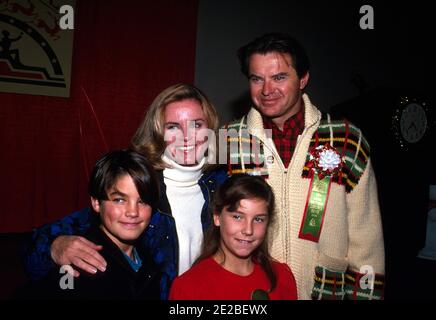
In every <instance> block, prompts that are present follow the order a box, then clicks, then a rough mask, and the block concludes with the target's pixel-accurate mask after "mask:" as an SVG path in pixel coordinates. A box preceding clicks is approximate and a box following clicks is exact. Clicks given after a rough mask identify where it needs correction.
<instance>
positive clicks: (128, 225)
mask: <svg viewBox="0 0 436 320" xmlns="http://www.w3.org/2000/svg"><path fill="white" fill-rule="evenodd" d="M120 224H121V225H122V226H123V227H124V228H126V229H136V228H138V227H139V226H140V224H141V223H140V222H136V223H131V222H120Z"/></svg>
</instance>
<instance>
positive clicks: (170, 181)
mask: <svg viewBox="0 0 436 320" xmlns="http://www.w3.org/2000/svg"><path fill="white" fill-rule="evenodd" d="M162 160H163V161H164V162H165V163H166V164H168V165H169V166H170V167H169V168H165V169H164V170H163V176H164V179H165V184H166V185H171V186H177V187H190V186H193V185H195V184H197V183H198V180H199V179H200V177H201V174H202V172H201V169H203V166H204V165H205V163H206V158H203V159H202V160H201V162H200V163H199V164H197V165H195V166H181V165H180V164H178V163H177V162H175V161H174V160H172V159H170V158H168V157H167V156H166V155H163V156H162Z"/></svg>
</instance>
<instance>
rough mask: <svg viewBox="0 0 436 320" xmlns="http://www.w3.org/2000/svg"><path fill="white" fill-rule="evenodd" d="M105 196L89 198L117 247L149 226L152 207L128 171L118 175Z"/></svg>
mask: <svg viewBox="0 0 436 320" xmlns="http://www.w3.org/2000/svg"><path fill="white" fill-rule="evenodd" d="M107 195H108V200H102V201H100V202H99V201H98V200H97V199H95V198H91V203H92V207H93V208H94V210H95V211H96V212H98V213H100V218H101V228H102V230H103V231H104V232H105V233H106V234H107V235H108V237H109V238H111V239H112V241H114V242H115V244H116V245H117V246H118V247H120V248H121V247H122V246H123V245H124V244H126V243H127V244H130V242H131V241H134V240H136V239H137V238H138V237H139V236H140V235H141V233H142V232H143V231H144V230H145V228H146V227H147V226H148V224H149V222H150V218H151V214H152V208H151V207H150V206H149V205H148V204H146V203H145V202H143V201H142V200H141V197H140V196H139V194H138V190H137V189H136V186H135V183H134V182H133V179H132V178H131V177H130V175H124V176H121V177H120V178H118V180H117V181H116V183H115V185H114V186H112V188H110V189H109V190H107Z"/></svg>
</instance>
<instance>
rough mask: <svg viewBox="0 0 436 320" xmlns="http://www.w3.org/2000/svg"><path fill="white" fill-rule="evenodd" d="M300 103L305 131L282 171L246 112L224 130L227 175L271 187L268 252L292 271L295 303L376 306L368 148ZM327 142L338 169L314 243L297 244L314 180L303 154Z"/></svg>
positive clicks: (377, 239)
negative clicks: (366, 302)
mask: <svg viewBox="0 0 436 320" xmlns="http://www.w3.org/2000/svg"><path fill="white" fill-rule="evenodd" d="M303 100H304V108H305V128H304V131H303V133H302V134H301V135H300V137H299V139H298V142H297V145H296V148H295V153H294V155H293V157H292V159H291V162H290V164H289V167H288V169H286V168H285V167H284V166H283V163H282V161H281V159H280V156H279V155H278V153H277V150H276V148H275V146H274V142H273V140H272V139H271V137H268V136H267V135H266V134H265V132H264V130H263V123H262V117H261V115H260V113H259V112H258V111H256V110H255V109H251V110H250V112H249V113H248V115H247V116H245V117H243V118H242V119H241V120H238V121H235V122H233V123H231V124H229V125H227V126H226V128H227V129H228V131H227V156H228V170H229V173H230V174H234V173H246V174H251V175H261V176H264V177H265V179H266V181H267V182H268V183H269V184H270V185H271V187H272V188H273V190H274V194H275V197H276V217H275V220H274V222H273V223H272V224H271V230H270V231H269V235H270V236H269V244H270V253H271V254H272V256H273V257H274V258H275V259H277V260H279V261H281V262H286V263H287V264H288V265H289V266H290V267H291V269H292V272H293V273H294V275H295V277H296V280H297V288H298V297H299V299H311V298H312V299H382V298H383V289H384V245H383V233H382V226H381V219H380V212H379V205H378V198H377V185H376V180H375V176H374V172H373V169H372V167H371V161H370V154H369V146H368V143H367V141H366V140H365V138H364V137H363V135H362V133H361V131H360V129H358V128H357V127H355V126H354V125H352V124H351V123H348V122H347V121H345V120H340V121H333V120H331V119H330V116H329V115H327V114H326V115H322V114H321V112H320V111H319V110H318V109H317V108H316V107H315V106H314V105H312V104H311V102H310V100H309V98H308V96H307V95H303ZM327 143H329V145H330V146H332V147H334V148H335V149H336V150H337V151H338V152H339V153H340V154H341V155H342V157H343V159H344V166H343V167H342V169H341V171H340V172H339V174H337V175H336V176H334V177H332V183H331V187H330V192H329V196H328V201H327V206H326V212H325V215H324V221H323V225H322V229H321V233H320V237H319V241H318V242H313V241H308V240H304V239H301V238H299V230H300V226H301V223H302V219H303V217H304V211H305V207H306V202H307V198H308V193H309V189H310V183H311V179H312V176H313V170H312V169H310V166H309V152H310V150H312V149H313V148H315V147H317V146H319V145H325V144H327ZM372 280H373V281H372ZM371 284H372V285H371Z"/></svg>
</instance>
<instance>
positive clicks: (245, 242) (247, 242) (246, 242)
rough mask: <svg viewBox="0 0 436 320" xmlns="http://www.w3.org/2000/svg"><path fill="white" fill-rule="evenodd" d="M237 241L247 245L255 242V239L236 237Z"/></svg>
mask: <svg viewBox="0 0 436 320" xmlns="http://www.w3.org/2000/svg"><path fill="white" fill-rule="evenodd" d="M236 241H238V242H239V243H241V244H245V245H248V244H252V243H253V242H254V240H242V239H236Z"/></svg>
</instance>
